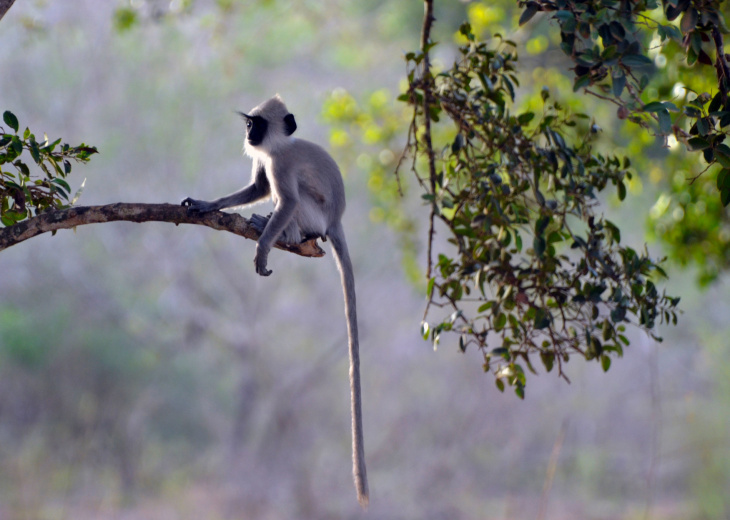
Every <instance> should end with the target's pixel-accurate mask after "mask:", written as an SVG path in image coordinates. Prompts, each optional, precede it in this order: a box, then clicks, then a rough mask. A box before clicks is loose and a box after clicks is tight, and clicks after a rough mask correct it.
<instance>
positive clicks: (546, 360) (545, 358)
mask: <svg viewBox="0 0 730 520" xmlns="http://www.w3.org/2000/svg"><path fill="white" fill-rule="evenodd" d="M540 359H541V360H542V364H543V365H544V366H545V370H547V371H548V372H550V371H551V370H552V369H553V364H554V363H555V354H553V353H552V352H540Z"/></svg>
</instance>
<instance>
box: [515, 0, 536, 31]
mask: <svg viewBox="0 0 730 520" xmlns="http://www.w3.org/2000/svg"><path fill="white" fill-rule="evenodd" d="M538 11H540V5H539V4H538V3H537V2H527V4H526V5H525V10H524V11H522V14H521V15H520V21H519V25H520V26H523V25H525V24H526V23H527V22H529V21H530V20H531V19H532V17H533V16H535V14H536V13H537V12H538Z"/></svg>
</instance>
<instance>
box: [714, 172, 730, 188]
mask: <svg viewBox="0 0 730 520" xmlns="http://www.w3.org/2000/svg"><path fill="white" fill-rule="evenodd" d="M726 188H730V169H728V168H724V169H722V170H720V172H719V173H718V174H717V189H718V190H720V191H722V190H724V189H726Z"/></svg>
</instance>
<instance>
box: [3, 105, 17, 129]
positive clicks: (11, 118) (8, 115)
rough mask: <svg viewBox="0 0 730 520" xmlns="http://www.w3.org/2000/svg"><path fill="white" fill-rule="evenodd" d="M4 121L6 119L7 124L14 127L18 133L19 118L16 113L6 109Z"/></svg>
mask: <svg viewBox="0 0 730 520" xmlns="http://www.w3.org/2000/svg"><path fill="white" fill-rule="evenodd" d="M3 121H5V124H6V125H8V126H9V127H10V128H12V129H13V131H14V132H15V133H16V134H17V133H18V126H19V125H18V118H17V117H15V114H13V113H12V112H10V111H9V110H6V111H5V112H4V113H3Z"/></svg>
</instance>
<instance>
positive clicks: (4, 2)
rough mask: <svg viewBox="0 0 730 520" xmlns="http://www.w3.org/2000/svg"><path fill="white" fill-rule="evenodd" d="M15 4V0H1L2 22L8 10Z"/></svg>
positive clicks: (0, 14)
mask: <svg viewBox="0 0 730 520" xmlns="http://www.w3.org/2000/svg"><path fill="white" fill-rule="evenodd" d="M13 2H15V0H0V20H2V19H3V16H5V13H7V12H8V9H10V6H11V5H13Z"/></svg>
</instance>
